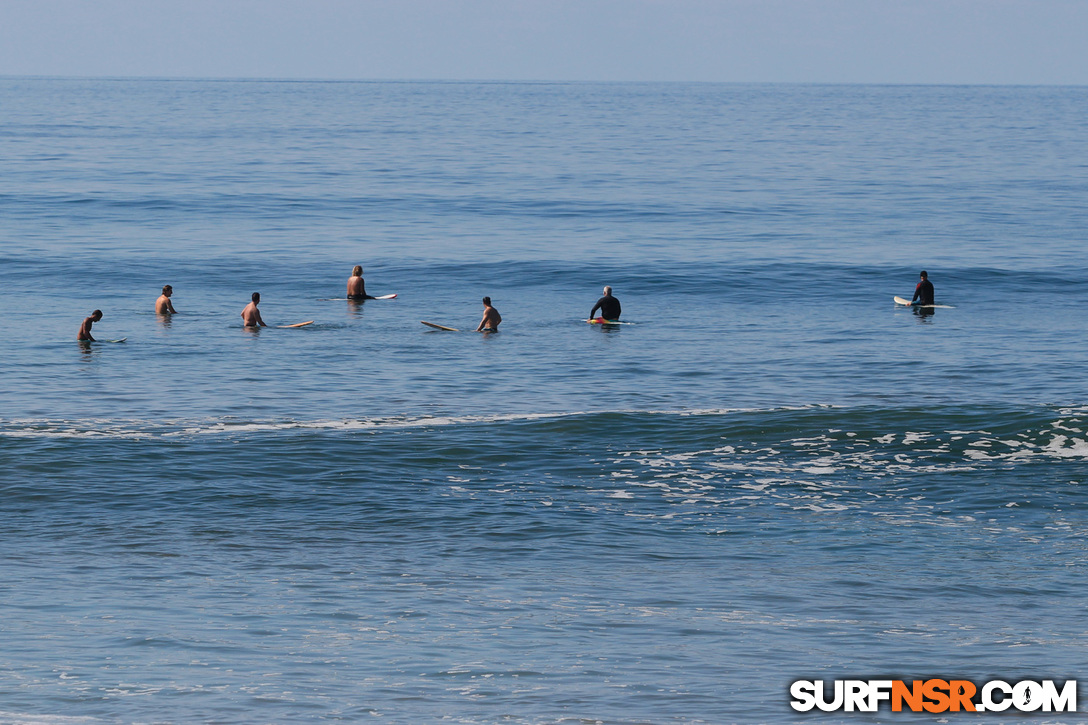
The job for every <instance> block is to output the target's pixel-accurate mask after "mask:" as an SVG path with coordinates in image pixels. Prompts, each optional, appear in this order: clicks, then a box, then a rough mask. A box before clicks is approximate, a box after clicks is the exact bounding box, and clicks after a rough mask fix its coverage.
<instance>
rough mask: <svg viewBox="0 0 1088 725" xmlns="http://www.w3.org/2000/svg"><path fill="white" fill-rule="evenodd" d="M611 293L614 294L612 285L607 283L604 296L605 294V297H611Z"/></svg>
mask: <svg viewBox="0 0 1088 725" xmlns="http://www.w3.org/2000/svg"><path fill="white" fill-rule="evenodd" d="M611 295H612V288H611V287H608V286H607V285H606V286H605V288H604V296H605V297H609V296H611Z"/></svg>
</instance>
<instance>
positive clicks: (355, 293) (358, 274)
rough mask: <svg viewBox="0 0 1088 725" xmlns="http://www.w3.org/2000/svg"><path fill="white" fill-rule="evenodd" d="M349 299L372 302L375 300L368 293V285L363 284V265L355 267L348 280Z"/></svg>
mask: <svg viewBox="0 0 1088 725" xmlns="http://www.w3.org/2000/svg"><path fill="white" fill-rule="evenodd" d="M348 299H349V300H372V299H374V298H373V297H371V296H370V295H368V294H367V293H366V283H365V282H363V267H362V265H358V264H357V265H355V267H354V268H353V269H352V270H351V277H349V278H348Z"/></svg>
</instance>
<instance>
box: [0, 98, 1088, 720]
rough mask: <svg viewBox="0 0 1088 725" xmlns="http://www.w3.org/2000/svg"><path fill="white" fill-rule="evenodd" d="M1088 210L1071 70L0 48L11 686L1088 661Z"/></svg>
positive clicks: (174, 694)
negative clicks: (226, 64) (297, 68)
mask: <svg viewBox="0 0 1088 725" xmlns="http://www.w3.org/2000/svg"><path fill="white" fill-rule="evenodd" d="M1086 202H1088V89H1086V88H1030V87H903V86H888V87H880V86H856V87H851V86H743V85H736V86H733V85H711V84H693V85H684V84H662V85H655V84H548V83H317V82H313V83H308V82H307V83H303V82H212V81H118V80H62V79H17V78H7V79H0V321H2V325H3V328H4V350H3V355H0V722H2V723H147V722H177V723H188V722H209V723H211V722H214V723H289V722H316V721H326V720H328V721H343V722H358V721H367V722H371V721H378V722H390V723H428V722H438V721H445V722H458V723H499V722H502V723H564V724H566V723H569V724H571V725H573V724H575V723H602V724H607V725H620V724H628V723H631V724H633V723H731V722H737V723H765V722H766V723H771V722H809V721H819V722H847V723H855V722H904V721H906V722H921V721H928V719H927V718H917V717H912V716H909V715H901V714H895V715H893V714H892V713H889V712H886V711H885V712H882V713H880V714H878V715H864V714H857V713H838V714H830V715H815V714H811V713H810V714H805V715H802V714H800V713H795V712H794V711H793V710H792V709H791V708H790V706H789V699H790V698H789V695H788V687H789V683H790V682H792V681H793V680H795V679H825V680H832V679H836V678H847V677H853V678H863V679H868V678H877V677H894V678H900V677H901V678H903V679H917V678H928V677H950V676H956V677H966V678H969V679H972V680H974V681H976V682H983V681H986V680H988V679H992V678H997V677H999V678H1001V679H1006V680H1010V681H1014V680H1017V679H1040V678H1050V679H1059V680H1064V679H1066V678H1081V679H1085V678H1088V611H1086V606H1085V601H1086V600H1085V594H1084V582H1085V581H1086V577H1088V284H1086V282H1088V256H1086V252H1088V203H1086ZM355 264H361V265H363V267H364V269H365V278H366V284H367V290H368V292H370V294H374V295H381V294H391V293H397V294H398V297H397V298H396V299H395V300H390V301H368V302H366V303H361V304H360V303H349V302H347V301H344V300H339V299H334V298H340V297H343V295H344V289H345V282H346V279H347V277H348V276H349V274H350V271H351V268H352V266H353V265H355ZM922 269H926V270H928V271H929V274H930V279H931V280H932V281H933V282H934V284H935V286H936V290H937V302H938V303H939V304H941V305H943V306H942V307H941V308H938V309H935V310H933V314H925V315H923V314H917V313H915V312H914V311H911V310H908V309H904V308H897V307H895V305H894V304H893V303H892V296H893V295H901V296H906V297H910V296H911V294H912V293H913V289H914V284H915V283H916V281H917V278H918V272H919V271H920V270H922ZM164 284H171V285H173V287H174V298H173V301H174V305H175V307H176V308H177V309H178V311H179V313H178V314H177V315H176V316H174V317H173V319H169V320H166V319H161V318H158V317H157V316H156V315H155V314H154V310H153V306H154V301H155V298H156V297H157V296H158V294H159V289H160V288H161V287H162V285H164ZM606 284H607V285H611V286H612V287H613V288H614V290H615V294H616V296H617V297H618V298H619V299H620V300H621V302H622V304H623V310H624V312H623V319H624V320H625V321H627V322H630V323H632V324H629V325H623V326H619V327H613V328H607V329H601V328H599V327H598V326H591V325H587V324H585V322H584V321H583V320H584V319H585V318H586V316H587V315H588V313H589V310H590V308H591V307H592V306H593V303H594V301H595V300H596V299H597V297H599V296H600V292H601V287H602V286H604V285H606ZM255 291H258V292H260V293H261V295H262V303H261V310H262V313H263V315H264V318H265V320H266V321H267V322H268V323H269V324H270V325H272V327H269V328H265V329H260V330H246V329H243V328H242V327H241V320H240V318H239V312H240V311H241V309H242V307H243V306H244V305H245V304H246V303H247V302H248V301H249V297H250V294H251V293H252V292H255ZM484 295H489V296H490V297H491V298H492V300H493V301H494V304H495V306H496V307H497V308H498V309H499V310H500V311H501V313H502V315H503V318H504V322H503V324H502V328H501V332H499V333H498V334H495V335H476V334H472V333H469V332H460V333H454V332H449V333H447V332H438V331H434V330H430V329H429V328H426V327H424V326H423V325H420V324H419V323H420V320H428V321H432V322H437V323H440V324H443V325H447V326H451V327H456V328H459V329H461V330H472V329H474V328H475V326H476V324H477V323H478V321H479V317H480V314H481V311H482V305H481V304H480V298H481V297H483V296H484ZM330 298H333V299H330ZM95 308H98V309H101V310H102V311H103V312H104V318H103V319H102V321H101V322H99V323H98V324H96V325H95V328H94V334H95V336H96V337H99V338H100V339H102V340H105V339H115V338H127V341H126V342H124V343H122V344H111V343H105V342H100V343H96V344H91V345H85V346H81V345H80V344H79V343H77V342H76V341H75V335H76V331H77V329H78V327H79V324H80V321H81V320H82V319H83V318H84V317H85V316H87V315H88V314H89V313H90V312H91V310H93V309H95ZM305 320H314V321H315V322H314V324H313V325H311V326H308V327H305V328H301V329H279V328H276V327H274V326H275V325H283V324H290V323H296V322H301V321H305ZM1082 699H1084V697H1082ZM961 719H962V721H964V722H978V721H979V719H978V718H977V717H971V718H965V717H963V716H955V715H952V716H949V717H948V718H947V720H950V721H960V720H961ZM1021 719H1026V720H1029V721H1032V722H1044V721H1045V722H1081V721H1082V720H1084V719H1085V718H1082V717H1081V716H1078V715H1075V714H1067V715H1055V714H1050V715H1049V716H1046V718H1044V717H1041V716H1040V717H1031V716H1024V717H1023V718H1021ZM985 720H986V722H987V723H989V722H1001V721H1002V716H994V715H990V716H986V717H985Z"/></svg>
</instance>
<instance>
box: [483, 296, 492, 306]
mask: <svg viewBox="0 0 1088 725" xmlns="http://www.w3.org/2000/svg"><path fill="white" fill-rule="evenodd" d="M484 304H485V305H487V306H488V307H490V306H491V298H490V297H484Z"/></svg>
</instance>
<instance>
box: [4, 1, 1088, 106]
mask: <svg viewBox="0 0 1088 725" xmlns="http://www.w3.org/2000/svg"><path fill="white" fill-rule="evenodd" d="M28 75H30V76H90V77H102V76H106V77H156V78H286V79H296V78H297V79H302V78H312V79H337V80H339V79H344V80H347V79H360V80H363V79H442V80H557V81H564V80H567V81H714V82H741V83H765V82H777V83H926V84H932V83H938V84H945V83H948V84H961V83H963V84H1058V85H1088V0H0V76H28Z"/></svg>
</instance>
